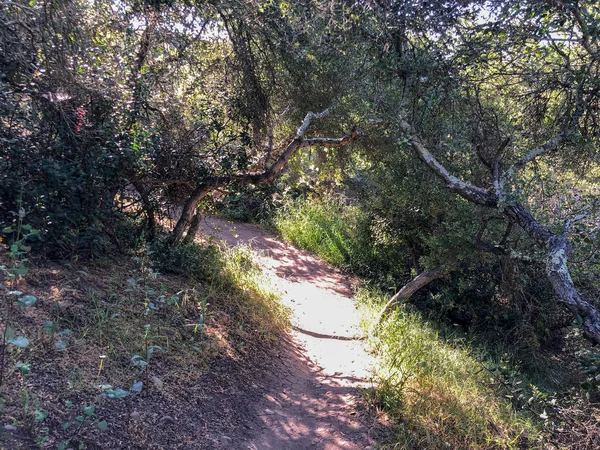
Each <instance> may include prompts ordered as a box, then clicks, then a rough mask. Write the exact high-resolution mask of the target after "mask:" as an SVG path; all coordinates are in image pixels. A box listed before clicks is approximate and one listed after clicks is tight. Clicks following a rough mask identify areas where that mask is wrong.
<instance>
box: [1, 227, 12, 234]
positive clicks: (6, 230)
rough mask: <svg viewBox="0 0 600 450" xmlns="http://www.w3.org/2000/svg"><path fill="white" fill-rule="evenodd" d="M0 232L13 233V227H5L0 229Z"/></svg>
mask: <svg viewBox="0 0 600 450" xmlns="http://www.w3.org/2000/svg"><path fill="white" fill-rule="evenodd" d="M2 232H3V233H12V232H13V227H12V225H10V226H8V227H6V228H2Z"/></svg>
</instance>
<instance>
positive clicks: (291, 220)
mask: <svg viewBox="0 0 600 450" xmlns="http://www.w3.org/2000/svg"><path fill="white" fill-rule="evenodd" d="M359 214H360V211H358V209H357V208H351V207H346V208H342V207H341V206H340V204H338V203H336V202H334V201H323V200H319V201H311V200H310V199H309V200H305V199H298V200H295V201H292V202H290V203H288V204H287V205H286V206H285V207H284V208H282V209H280V210H279V211H278V212H277V214H276V215H275V218H274V220H273V222H274V225H275V228H276V229H277V231H278V232H279V233H280V234H281V235H282V236H283V237H284V239H286V240H288V241H290V242H292V243H293V244H294V245H296V246H298V247H301V248H304V249H306V250H309V251H311V252H314V253H316V254H317V255H319V256H320V257H321V258H323V259H324V260H326V261H327V262H329V263H331V264H334V265H337V266H340V267H343V266H348V265H350V264H351V253H352V252H353V251H355V250H354V249H353V241H354V239H353V236H352V234H353V233H352V228H353V224H354V223H355V222H356V218H357V217H358V215H359Z"/></svg>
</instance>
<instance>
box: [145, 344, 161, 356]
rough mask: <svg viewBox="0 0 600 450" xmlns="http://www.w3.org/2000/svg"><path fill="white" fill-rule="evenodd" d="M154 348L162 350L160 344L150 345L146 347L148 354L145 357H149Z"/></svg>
mask: <svg viewBox="0 0 600 450" xmlns="http://www.w3.org/2000/svg"><path fill="white" fill-rule="evenodd" d="M156 350H160V351H162V347H161V346H160V345H151V346H150V347H148V356H147V359H150V357H151V356H152V354H153V353H154V352H155V351H156Z"/></svg>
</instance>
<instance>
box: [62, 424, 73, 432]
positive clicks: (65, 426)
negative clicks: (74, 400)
mask: <svg viewBox="0 0 600 450" xmlns="http://www.w3.org/2000/svg"><path fill="white" fill-rule="evenodd" d="M70 426H71V422H65V423H63V424H62V429H63V430H66V429H67V428H69V427H70Z"/></svg>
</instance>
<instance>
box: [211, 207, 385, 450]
mask: <svg viewBox="0 0 600 450" xmlns="http://www.w3.org/2000/svg"><path fill="white" fill-rule="evenodd" d="M202 234H203V235H204V236H207V235H208V236H212V238H213V239H217V240H222V241H225V242H226V243H227V244H228V245H235V244H239V243H247V244H250V245H251V246H252V248H253V249H254V250H256V251H257V252H258V254H259V257H258V259H259V261H260V263H261V265H262V266H263V267H264V269H265V270H266V272H267V273H268V274H269V276H270V278H271V280H272V281H273V283H274V284H275V285H276V286H277V288H278V289H279V290H281V291H282V292H283V294H284V295H283V298H284V301H285V303H286V304H287V305H288V306H289V307H290V309H291V311H292V321H293V325H294V330H293V332H292V335H291V336H290V339H288V340H286V341H284V342H283V343H282V345H281V347H280V350H279V354H278V358H276V359H275V362H274V363H273V365H272V367H271V368H270V370H269V371H268V372H265V376H264V378H263V379H262V380H260V385H258V382H257V384H256V385H254V386H251V388H254V389H256V390H257V391H259V392H261V395H260V396H258V398H257V399H256V401H255V402H254V404H252V405H250V407H249V408H248V409H249V410H251V411H254V420H252V421H251V423H249V424H248V425H247V428H248V438H246V439H243V442H239V441H238V442H234V440H232V441H229V439H228V437H227V436H225V438H224V442H223V444H225V446H228V447H231V448H236V449H237V448H239V449H242V448H243V449H252V450H268V449H273V450H300V449H314V450H334V449H352V450H364V449H368V448H372V446H373V445H374V444H375V441H376V440H377V438H378V437H380V436H381V434H382V427H381V425H380V424H379V423H378V422H376V420H375V418H374V417H373V415H369V414H367V412H366V411H365V410H364V408H360V407H358V404H359V403H360V402H361V401H362V398H363V394H364V390H365V389H368V388H369V381H368V380H369V373H370V372H369V370H370V365H371V362H372V361H371V358H370V356H369V355H368V354H367V353H366V352H365V350H364V348H363V341H362V340H361V338H360V331H359V328H358V317H357V316H358V315H357V311H356V308H355V305H354V303H353V300H352V286H351V283H352V280H351V279H349V278H348V277H347V276H345V275H343V274H342V273H341V272H339V271H338V270H336V269H335V268H333V267H331V266H329V265H328V264H326V263H324V262H323V261H321V260H319V259H317V258H315V257H314V256H312V255H311V254H309V253H308V252H305V251H302V250H299V249H296V248H294V247H292V246H291V245H287V244H284V243H282V242H280V241H279V240H277V238H275V237H273V236H271V235H269V234H268V233H266V232H265V231H263V230H262V229H261V228H260V227H258V226H255V225H248V224H233V223H231V222H228V221H225V220H222V219H217V218H207V219H205V220H204V221H203V223H202ZM244 406H246V405H244ZM231 434H232V435H233V436H238V438H239V437H240V434H241V433H239V430H238V432H233V430H232V433H231ZM234 439H235V438H234ZM235 440H237V439H235Z"/></svg>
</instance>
